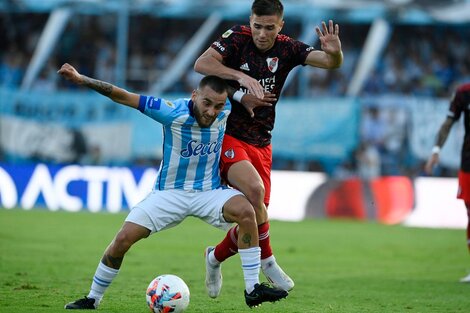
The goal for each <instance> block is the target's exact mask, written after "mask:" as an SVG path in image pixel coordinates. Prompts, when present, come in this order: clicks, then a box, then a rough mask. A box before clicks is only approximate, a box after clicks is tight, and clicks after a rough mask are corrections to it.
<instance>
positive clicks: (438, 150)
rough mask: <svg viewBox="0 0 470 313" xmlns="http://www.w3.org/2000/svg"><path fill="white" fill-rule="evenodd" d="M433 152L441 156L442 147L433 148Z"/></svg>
mask: <svg viewBox="0 0 470 313" xmlns="http://www.w3.org/2000/svg"><path fill="white" fill-rule="evenodd" d="M431 152H432V153H433V154H439V152H441V147H439V146H434V147H432V150H431Z"/></svg>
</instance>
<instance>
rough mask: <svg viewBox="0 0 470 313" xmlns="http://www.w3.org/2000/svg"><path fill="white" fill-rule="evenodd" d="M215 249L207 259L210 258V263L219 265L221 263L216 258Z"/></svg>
mask: <svg viewBox="0 0 470 313" xmlns="http://www.w3.org/2000/svg"><path fill="white" fill-rule="evenodd" d="M214 251H215V249H212V250H211V252H209V256H208V257H207V259H208V260H209V264H210V265H212V266H213V267H217V266H219V265H220V262H219V260H217V259H216V258H215V253H214Z"/></svg>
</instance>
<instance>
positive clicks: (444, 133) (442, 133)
mask: <svg viewBox="0 0 470 313" xmlns="http://www.w3.org/2000/svg"><path fill="white" fill-rule="evenodd" d="M454 122H455V121H454V120H453V119H452V118H450V117H447V118H446V119H445V121H444V123H442V125H441V128H440V129H439V132H438V133H437V137H436V143H435V145H434V148H433V151H432V153H431V156H429V159H428V161H427V162H426V164H425V166H424V171H425V172H426V174H428V175H431V174H432V170H433V168H434V166H435V165H436V164H437V163H439V152H440V149H441V148H442V146H443V145H444V143H445V142H446V140H447V137H448V136H449V133H450V130H451V128H452V125H454Z"/></svg>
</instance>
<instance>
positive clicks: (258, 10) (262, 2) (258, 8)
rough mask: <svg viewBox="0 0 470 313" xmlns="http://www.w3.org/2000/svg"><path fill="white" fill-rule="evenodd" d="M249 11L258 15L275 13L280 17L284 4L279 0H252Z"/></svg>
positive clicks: (282, 13)
mask: <svg viewBox="0 0 470 313" xmlns="http://www.w3.org/2000/svg"><path fill="white" fill-rule="evenodd" d="M251 13H252V14H256V15H258V16H263V15H277V16H280V17H282V16H283V15H284V6H283V5H282V3H281V1H280V0H254V1H253V4H252V5H251Z"/></svg>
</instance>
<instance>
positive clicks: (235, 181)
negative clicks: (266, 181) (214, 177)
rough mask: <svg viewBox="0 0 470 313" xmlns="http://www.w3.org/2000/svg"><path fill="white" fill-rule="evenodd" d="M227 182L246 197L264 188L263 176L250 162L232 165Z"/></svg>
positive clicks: (244, 161) (245, 161)
mask: <svg viewBox="0 0 470 313" xmlns="http://www.w3.org/2000/svg"><path fill="white" fill-rule="evenodd" d="M227 180H228V182H229V184H230V185H231V186H233V187H235V188H237V189H238V190H240V191H241V192H242V193H243V194H245V195H247V194H249V193H250V192H251V190H253V189H256V188H264V186H263V180H262V179H261V176H260V175H259V173H258V171H257V170H256V168H255V167H254V166H253V164H252V163H251V162H250V161H248V160H243V161H239V162H237V163H234V164H232V166H230V168H229V170H228V172H227Z"/></svg>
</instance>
